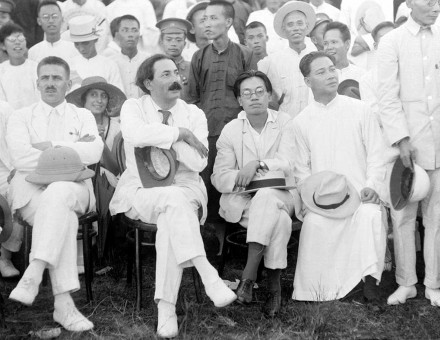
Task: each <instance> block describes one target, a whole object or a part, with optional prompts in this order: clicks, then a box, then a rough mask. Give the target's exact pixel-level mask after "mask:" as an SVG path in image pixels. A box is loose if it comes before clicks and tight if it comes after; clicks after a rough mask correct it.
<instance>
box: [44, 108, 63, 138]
mask: <svg viewBox="0 0 440 340" xmlns="http://www.w3.org/2000/svg"><path fill="white" fill-rule="evenodd" d="M62 135H63V126H62V122H61V116H60V115H59V113H58V112H57V110H56V109H52V110H51V111H50V114H49V121H48V124H47V139H48V140H62V139H63V137H62Z"/></svg>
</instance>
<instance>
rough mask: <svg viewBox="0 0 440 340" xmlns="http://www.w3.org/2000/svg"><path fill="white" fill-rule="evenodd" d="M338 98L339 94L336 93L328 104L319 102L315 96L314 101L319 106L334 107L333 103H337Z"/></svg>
mask: <svg viewBox="0 0 440 340" xmlns="http://www.w3.org/2000/svg"><path fill="white" fill-rule="evenodd" d="M338 100H339V94H336V97H335V98H333V100H332V101H331V102H330V103H328V104H327V105H325V104H322V103H319V102H317V101H316V100H315V98H313V103H314V104H315V105H316V106H317V107H319V108H329V107H332V106H333V105H336V103H337V101H338Z"/></svg>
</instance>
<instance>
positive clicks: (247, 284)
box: [235, 279, 255, 304]
mask: <svg viewBox="0 0 440 340" xmlns="http://www.w3.org/2000/svg"><path fill="white" fill-rule="evenodd" d="M254 282H255V281H253V280H248V279H245V280H240V283H239V284H238V288H237V291H236V293H235V294H237V302H239V303H241V304H248V303H251V302H252V288H253V287H254Z"/></svg>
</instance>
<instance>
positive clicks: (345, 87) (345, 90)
mask: <svg viewBox="0 0 440 340" xmlns="http://www.w3.org/2000/svg"><path fill="white" fill-rule="evenodd" d="M338 94H341V95H344V96H348V97H351V98H355V99H361V93H360V91H359V82H358V81H357V80H354V79H345V80H343V81H342V82H341V83H340V84H339V86H338Z"/></svg>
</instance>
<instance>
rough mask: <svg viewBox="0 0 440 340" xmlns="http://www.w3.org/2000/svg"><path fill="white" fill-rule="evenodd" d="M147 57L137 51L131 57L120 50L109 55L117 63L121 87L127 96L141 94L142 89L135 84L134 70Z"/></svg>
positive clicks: (133, 96)
mask: <svg viewBox="0 0 440 340" xmlns="http://www.w3.org/2000/svg"><path fill="white" fill-rule="evenodd" d="M148 57H149V55H148V54H147V53H145V52H139V51H138V53H137V54H136V55H135V56H134V57H133V58H132V59H130V58H128V57H127V56H126V55H125V54H122V53H121V52H119V53H115V54H113V55H112V56H111V57H110V59H111V60H113V61H114V62H116V64H117V65H118V68H119V71H120V73H121V78H122V84H123V88H122V89H123V91H124V92H125V94H126V96H127V98H139V97H140V96H142V95H143V92H142V90H141V89H140V88H139V87H137V86H136V72H137V70H138V68H139V66H140V64H142V62H143V61H144V60H145V59H147V58H148Z"/></svg>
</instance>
